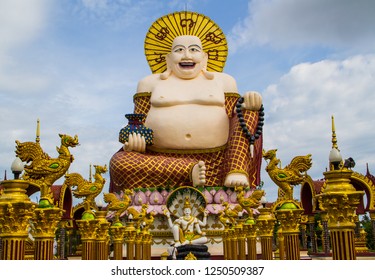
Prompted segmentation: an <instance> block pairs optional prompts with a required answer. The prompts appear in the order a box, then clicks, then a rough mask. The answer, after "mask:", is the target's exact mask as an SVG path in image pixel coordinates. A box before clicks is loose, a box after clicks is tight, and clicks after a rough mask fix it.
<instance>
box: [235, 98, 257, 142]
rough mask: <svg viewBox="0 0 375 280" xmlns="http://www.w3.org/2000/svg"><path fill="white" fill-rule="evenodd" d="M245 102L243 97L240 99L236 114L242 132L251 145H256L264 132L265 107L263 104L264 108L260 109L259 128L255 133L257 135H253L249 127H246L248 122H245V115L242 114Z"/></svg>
mask: <svg viewBox="0 0 375 280" xmlns="http://www.w3.org/2000/svg"><path fill="white" fill-rule="evenodd" d="M244 100H245V99H244V98H243V97H240V98H239V99H238V101H237V104H236V113H237V117H238V120H239V122H240V126H241V129H242V132H243V133H244V134H245V137H246V138H247V139H248V140H249V142H250V145H254V143H255V140H257V139H259V137H260V136H261V135H262V132H263V125H264V107H263V104H262V106H261V107H260V109H259V117H258V123H257V128H256V131H255V134H251V132H250V131H249V129H248V128H247V125H246V122H245V119H244V117H243V113H242V103H243V102H244Z"/></svg>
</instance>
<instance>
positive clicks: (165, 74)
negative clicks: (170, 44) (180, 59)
mask: <svg viewBox="0 0 375 280" xmlns="http://www.w3.org/2000/svg"><path fill="white" fill-rule="evenodd" d="M165 62H166V64H167V69H166V70H165V71H164V72H163V73H161V74H160V79H162V80H166V79H168V77H169V76H170V75H171V73H172V68H171V58H170V53H168V54H167V55H166V56H165Z"/></svg>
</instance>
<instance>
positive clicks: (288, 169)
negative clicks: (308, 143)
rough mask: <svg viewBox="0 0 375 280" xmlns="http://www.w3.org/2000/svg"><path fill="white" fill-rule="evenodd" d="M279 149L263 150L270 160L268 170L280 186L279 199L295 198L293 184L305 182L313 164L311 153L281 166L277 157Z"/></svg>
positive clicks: (266, 158)
mask: <svg viewBox="0 0 375 280" xmlns="http://www.w3.org/2000/svg"><path fill="white" fill-rule="evenodd" d="M276 152H277V149H273V150H269V151H267V152H266V151H265V150H263V158H264V159H265V160H266V161H267V160H269V162H268V164H267V167H266V171H267V173H268V175H269V176H270V178H271V179H272V181H273V182H274V183H275V184H276V185H277V186H278V187H279V199H282V200H293V186H296V185H298V184H300V183H302V182H303V180H304V179H305V177H306V172H307V170H309V169H310V167H311V165H312V161H311V154H308V155H306V156H296V157H294V158H293V159H292V160H291V162H290V164H288V165H287V166H285V167H284V168H281V166H279V165H281V162H280V160H279V159H278V158H277V157H276Z"/></svg>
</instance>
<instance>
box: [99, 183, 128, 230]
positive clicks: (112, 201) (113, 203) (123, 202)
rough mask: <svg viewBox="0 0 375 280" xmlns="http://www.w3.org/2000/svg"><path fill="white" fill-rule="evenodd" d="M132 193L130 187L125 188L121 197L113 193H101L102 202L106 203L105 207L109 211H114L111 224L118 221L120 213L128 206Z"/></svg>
mask: <svg viewBox="0 0 375 280" xmlns="http://www.w3.org/2000/svg"><path fill="white" fill-rule="evenodd" d="M133 194H134V191H133V190H132V189H126V190H125V193H124V197H123V199H121V198H119V197H118V196H117V195H116V194H114V193H105V194H104V195H103V197H104V202H106V203H108V206H107V209H108V210H109V211H114V212H115V215H114V219H113V224H116V223H118V222H119V221H120V216H121V214H122V213H124V211H126V210H127V209H128V207H129V206H130V204H131V202H132V199H131V197H130V196H131V195H133Z"/></svg>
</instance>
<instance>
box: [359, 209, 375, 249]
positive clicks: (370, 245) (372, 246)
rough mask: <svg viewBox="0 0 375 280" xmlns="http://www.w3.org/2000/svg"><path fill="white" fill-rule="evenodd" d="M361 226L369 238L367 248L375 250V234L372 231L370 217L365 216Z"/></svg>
mask: <svg viewBox="0 0 375 280" xmlns="http://www.w3.org/2000/svg"><path fill="white" fill-rule="evenodd" d="M361 226H362V227H363V229H364V230H365V231H366V233H367V236H366V239H367V248H369V250H375V242H374V232H373V229H372V222H371V219H370V217H369V216H368V215H363V216H362V220H361Z"/></svg>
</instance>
